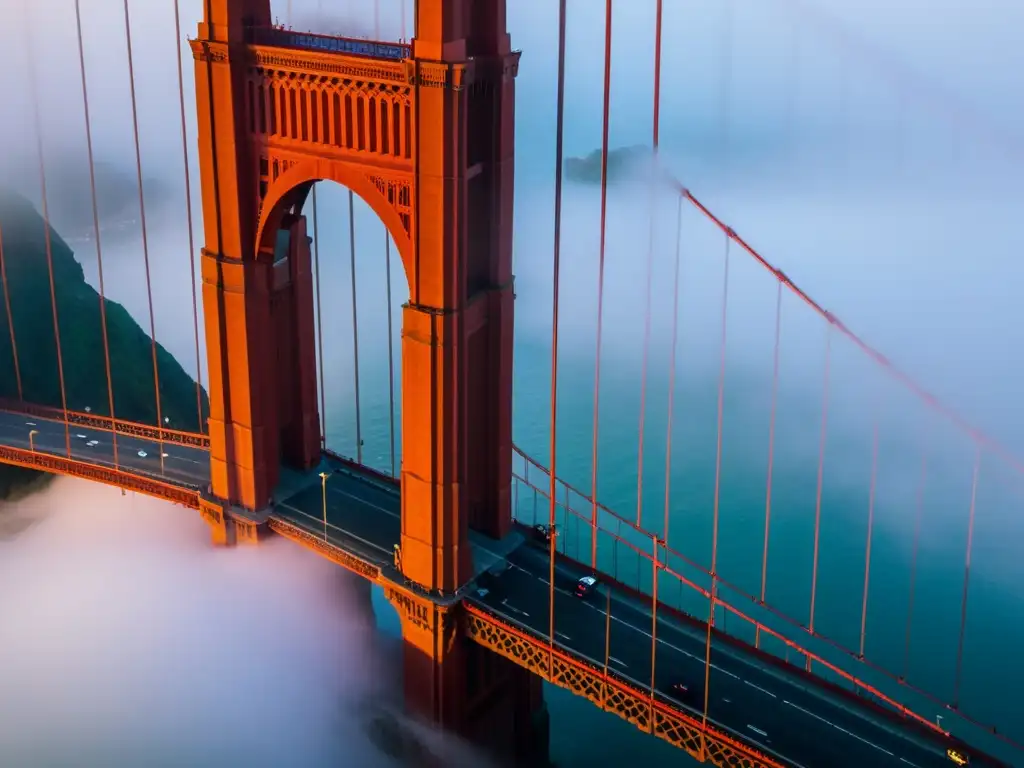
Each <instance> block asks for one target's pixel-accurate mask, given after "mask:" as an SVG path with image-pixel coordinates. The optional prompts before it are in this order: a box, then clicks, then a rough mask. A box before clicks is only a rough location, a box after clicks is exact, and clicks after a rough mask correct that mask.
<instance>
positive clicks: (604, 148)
mask: <svg viewBox="0 0 1024 768" xmlns="http://www.w3.org/2000/svg"><path fill="white" fill-rule="evenodd" d="M604 8H605V10H604V115H603V118H602V128H601V244H600V256H599V264H598V278H597V350H596V352H595V355H594V424H593V434H594V444H593V449H592V451H591V459H590V461H591V474H590V498H591V499H592V501H593V504H592V506H591V513H590V527H591V544H590V566H591V568H595V569H596V568H597V453H598V451H597V447H598V423H599V416H600V402H601V321H602V316H603V314H604V256H605V239H606V233H607V217H608V128H609V114H610V106H611V90H612V0H605V6H604Z"/></svg>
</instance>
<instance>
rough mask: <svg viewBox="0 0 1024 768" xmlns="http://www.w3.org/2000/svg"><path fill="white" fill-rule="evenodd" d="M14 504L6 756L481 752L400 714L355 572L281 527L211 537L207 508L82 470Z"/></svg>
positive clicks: (96, 758) (344, 758) (7, 583)
mask: <svg viewBox="0 0 1024 768" xmlns="http://www.w3.org/2000/svg"><path fill="white" fill-rule="evenodd" d="M18 506H19V513H20V514H21V515H22V516H23V517H27V518H30V519H33V520H35V524H34V525H32V526H31V527H29V528H28V529H27V530H25V531H24V532H22V533H21V535H19V536H18V537H17V538H16V539H14V540H11V541H2V542H0V605H3V611H2V612H0V646H2V647H3V649H4V653H3V654H0V690H3V692H4V695H3V696H2V697H0V763H3V764H4V765H50V766H71V765H76V766H99V765H115V764H116V765H153V766H161V765H166V766H171V765H195V766H224V765H251V766H281V765H304V766H306V765H308V766H328V765H342V764H345V765H360V766H367V768H374V767H376V768H390V766H398V765H403V764H405V761H406V759H407V758H408V756H409V755H410V754H413V753H414V752H416V751H422V750H429V751H430V752H433V753H435V754H437V755H440V756H441V758H442V760H443V762H445V763H446V764H458V765H483V764H484V763H483V762H481V760H480V758H479V757H478V756H477V755H475V754H474V753H472V752H471V751H469V750H468V749H467V748H465V747H462V746H460V745H458V744H455V743H452V742H451V739H449V738H445V737H441V736H439V735H437V734H434V733H432V732H431V731H430V730H429V729H427V728H424V727H423V726H420V725H418V724H416V723H414V722H412V721H410V720H409V719H408V718H406V717H405V716H404V715H402V714H401V699H400V691H401V674H402V672H401V664H402V655H401V647H400V642H401V641H400V640H399V639H398V638H396V637H393V636H389V635H383V634H381V633H379V632H378V631H377V629H376V625H375V620H374V615H373V608H372V607H371V604H370V600H369V594H368V588H367V587H366V585H365V584H361V583H359V580H358V579H357V578H356V577H354V576H352V575H350V574H349V573H348V572H347V571H345V570H344V569H341V568H338V567H337V566H335V565H334V564H332V563H329V562H327V561H324V560H321V559H319V558H318V557H316V556H315V555H312V554H311V553H309V552H306V551H304V550H302V549H301V548H299V547H297V546H295V545H293V544H291V543H289V542H286V541H284V540H273V539H272V540H271V541H270V542H269V543H268V544H267V545H266V546H260V547H258V548H254V549H245V548H238V549H231V550H224V549H214V548H213V547H212V546H211V545H210V544H209V543H208V541H209V539H208V536H209V534H208V530H207V528H206V525H205V524H204V523H203V522H202V520H201V519H200V517H199V516H198V515H197V514H195V513H194V512H192V511H189V510H185V509H182V508H180V507H175V506H173V505H171V504H168V503H165V502H161V501H157V500H154V499H149V498H146V497H141V496H136V495H134V494H127V495H122V494H121V492H120V491H118V490H117V489H113V488H109V487H106V486H102V485H97V484H91V483H87V482H83V481H78V480H72V479H66V478H62V479H60V480H58V481H57V482H56V483H54V484H53V485H51V486H50V487H49V488H48V489H46V490H45V491H43V492H41V493H39V494H36V495H34V496H32V497H30V498H29V499H27V500H24V501H22V502H20V503H19V504H18ZM7 514H9V510H7V509H4V508H3V505H0V516H5V515H7Z"/></svg>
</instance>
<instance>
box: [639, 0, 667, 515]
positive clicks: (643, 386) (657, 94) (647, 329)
mask: <svg viewBox="0 0 1024 768" xmlns="http://www.w3.org/2000/svg"><path fill="white" fill-rule="evenodd" d="M661 18H662V0H658V5H657V12H656V16H655V23H654V116H653V120H652V123H653V128H652V129H651V130H652V132H653V133H652V138H651V147H652V151H653V158H652V163H651V180H650V185H651V199H650V209H651V210H650V229H649V230H648V233H647V300H646V303H645V304H644V353H643V355H644V357H643V365H642V368H641V371H642V372H641V374H640V427H639V430H638V431H639V438H638V442H639V449H638V451H637V460H636V464H637V469H636V525H637V527H638V528H639V527H641V525H642V517H643V509H644V417H645V416H646V415H647V366H648V360H649V357H650V353H651V288H652V284H653V282H654V236H655V234H656V232H655V224H654V222H655V218H654V210H655V204H656V200H655V191H656V189H657V187H656V185H655V176H654V162H655V161H656V160H657V157H658V139H659V136H658V127H659V126H658V123H659V122H660V121H661Z"/></svg>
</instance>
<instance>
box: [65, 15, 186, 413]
mask: <svg viewBox="0 0 1024 768" xmlns="http://www.w3.org/2000/svg"><path fill="white" fill-rule="evenodd" d="M76 2H77V0H76ZM171 4H172V5H173V6H174V43H175V49H176V52H177V56H176V57H175V58H176V59H177V61H178V110H179V112H180V114H181V156H182V159H183V161H184V163H183V164H184V167H185V214H186V215H185V220H186V221H187V222H188V260H189V261H188V263H189V269H190V271H189V276H190V277H191V279H192V334H193V336H194V338H195V346H196V412H197V414H198V418H199V424H198V429H199V431H200V432H206V420H205V419H204V418H203V366H202V361H201V360H200V355H199V301H198V298H197V286H196V244H195V230H194V228H193V224H192V178H191V175H192V174H191V171H190V170H189V167H188V163H189V156H188V132H187V130H186V128H185V77H184V75H183V74H182V68H181V51H180V50H179V49H178V46H180V45H181V14H180V12H179V10H178V0H171Z"/></svg>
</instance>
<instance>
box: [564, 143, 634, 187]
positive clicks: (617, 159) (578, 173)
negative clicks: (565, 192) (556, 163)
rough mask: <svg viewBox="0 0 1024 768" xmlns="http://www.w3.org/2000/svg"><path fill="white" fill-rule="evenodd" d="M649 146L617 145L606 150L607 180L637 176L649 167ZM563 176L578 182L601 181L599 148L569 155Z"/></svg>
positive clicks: (611, 181) (590, 182) (612, 180)
mask: <svg viewBox="0 0 1024 768" xmlns="http://www.w3.org/2000/svg"><path fill="white" fill-rule="evenodd" d="M651 158H652V155H651V150H650V148H649V147H642V146H633V147H619V148H618V149H609V150H608V182H609V183H615V182H616V181H619V180H621V179H624V178H629V177H633V176H638V175H640V174H642V173H643V172H644V171H646V170H647V169H648V168H649V164H650V162H651ZM565 176H566V178H567V179H568V180H569V181H574V182H576V183H579V184H600V183H601V150H600V149H595V150H594V151H593V152H591V153H590V154H589V155H586V156H585V157H569V158H566V160H565Z"/></svg>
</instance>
